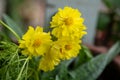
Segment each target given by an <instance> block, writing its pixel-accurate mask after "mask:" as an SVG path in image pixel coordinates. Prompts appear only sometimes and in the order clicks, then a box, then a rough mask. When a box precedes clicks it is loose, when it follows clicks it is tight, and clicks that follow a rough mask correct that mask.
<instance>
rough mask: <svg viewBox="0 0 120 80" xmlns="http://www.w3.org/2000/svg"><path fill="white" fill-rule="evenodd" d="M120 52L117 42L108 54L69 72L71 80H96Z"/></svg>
mask: <svg viewBox="0 0 120 80" xmlns="http://www.w3.org/2000/svg"><path fill="white" fill-rule="evenodd" d="M119 52H120V42H117V43H116V44H115V45H114V46H113V47H112V48H111V49H110V50H109V51H108V53H106V54H101V55H98V56H97V57H95V58H93V59H91V60H90V61H89V62H87V63H85V64H83V65H82V66H79V67H78V68H76V69H75V70H73V71H71V72H69V74H70V75H71V77H72V78H70V80H96V79H97V77H98V76H99V75H100V74H101V73H102V71H103V70H104V68H105V67H106V65H107V64H108V63H109V62H110V61H111V60H112V59H113V58H114V57H115V56H116V55H117V54H118V53H119Z"/></svg>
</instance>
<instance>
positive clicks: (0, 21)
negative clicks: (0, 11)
mask: <svg viewBox="0 0 120 80" xmlns="http://www.w3.org/2000/svg"><path fill="white" fill-rule="evenodd" d="M0 23H1V24H2V25H3V26H4V27H6V28H7V29H9V30H10V31H11V32H12V33H13V34H14V35H15V36H16V38H17V39H18V40H20V37H19V36H18V34H17V33H16V32H15V31H14V30H13V29H11V28H10V27H9V26H8V25H6V24H5V23H4V22H3V21H2V20H0Z"/></svg>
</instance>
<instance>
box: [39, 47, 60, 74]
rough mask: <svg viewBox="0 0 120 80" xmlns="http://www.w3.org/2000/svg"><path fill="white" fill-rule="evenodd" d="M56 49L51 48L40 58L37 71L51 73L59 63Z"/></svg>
mask: <svg viewBox="0 0 120 80" xmlns="http://www.w3.org/2000/svg"><path fill="white" fill-rule="evenodd" d="M57 51H58V50H57V49H56V48H54V47H51V48H50V50H48V52H47V53H46V54H45V55H44V56H43V57H42V59H41V60H40V63H39V69H40V70H43V71H45V72H46V71H51V70H53V69H54V68H55V66H56V65H58V64H59V63H60V59H59V54H58V53H57Z"/></svg>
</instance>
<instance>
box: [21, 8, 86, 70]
mask: <svg viewBox="0 0 120 80" xmlns="http://www.w3.org/2000/svg"><path fill="white" fill-rule="evenodd" d="M83 22H84V19H83V18H81V13H80V12H79V10H78V9H73V8H71V7H64V9H61V8H60V9H59V10H58V12H57V13H56V14H55V16H53V17H52V21H51V22H50V24H51V26H50V27H51V28H52V29H53V30H52V31H51V35H52V36H51V35H50V33H46V32H43V29H42V28H41V27H37V28H36V29H35V30H34V28H33V27H29V30H28V31H27V33H26V34H25V35H23V37H22V40H20V42H19V43H20V45H19V47H20V48H21V49H22V54H24V55H28V56H41V59H40V64H39V69H40V70H43V71H49V70H53V69H54V67H55V66H56V65H58V64H59V63H60V61H61V60H68V59H71V58H73V57H76V56H77V55H78V53H79V50H80V49H81V46H80V43H81V39H82V37H83V36H84V35H85V34H86V32H85V31H84V30H86V26H85V25H84V24H83ZM53 36H54V37H56V40H52V38H51V37H53Z"/></svg>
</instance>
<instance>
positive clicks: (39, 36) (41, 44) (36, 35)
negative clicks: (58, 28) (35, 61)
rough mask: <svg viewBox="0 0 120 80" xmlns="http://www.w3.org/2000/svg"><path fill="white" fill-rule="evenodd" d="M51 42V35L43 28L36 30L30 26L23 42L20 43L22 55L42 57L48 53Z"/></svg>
mask: <svg viewBox="0 0 120 80" xmlns="http://www.w3.org/2000/svg"><path fill="white" fill-rule="evenodd" d="M51 42H52V41H51V36H50V34H49V33H45V32H43V28H41V27H39V26H37V27H36V29H35V30H34V28H33V27H31V26H30V27H29V29H28V31H27V32H26V33H25V34H24V35H23V37H22V40H20V41H19V43H20V44H19V48H21V49H23V50H22V54H24V55H29V56H40V55H43V54H44V53H46V51H47V50H48V49H49V47H50V44H51Z"/></svg>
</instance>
